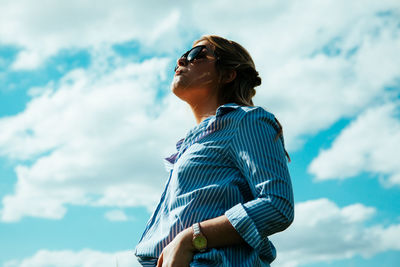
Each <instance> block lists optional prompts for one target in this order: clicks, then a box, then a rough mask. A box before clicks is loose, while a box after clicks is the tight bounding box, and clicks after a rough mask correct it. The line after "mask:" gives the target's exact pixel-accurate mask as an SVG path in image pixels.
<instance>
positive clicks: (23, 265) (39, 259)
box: [4, 249, 141, 267]
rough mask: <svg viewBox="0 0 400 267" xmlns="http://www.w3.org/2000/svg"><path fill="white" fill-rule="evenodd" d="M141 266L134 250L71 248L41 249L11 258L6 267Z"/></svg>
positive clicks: (5, 264)
mask: <svg viewBox="0 0 400 267" xmlns="http://www.w3.org/2000/svg"><path fill="white" fill-rule="evenodd" d="M45 266H53V267H110V266H115V267H128V266H129V267H135V266H136V267H139V266H141V265H140V264H139V262H138V261H137V260H136V256H135V255H134V254H133V251H120V252H115V253H106V252H101V251H95V250H90V249H84V250H81V251H71V250H60V251H50V250H39V251H38V252H36V253H35V255H33V256H32V257H30V258H26V259H22V260H10V261H7V262H5V263H4V267H45Z"/></svg>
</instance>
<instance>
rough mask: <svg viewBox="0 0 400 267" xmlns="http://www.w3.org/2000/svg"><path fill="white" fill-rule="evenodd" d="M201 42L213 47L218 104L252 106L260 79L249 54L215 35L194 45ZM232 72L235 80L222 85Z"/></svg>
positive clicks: (232, 42) (280, 131)
mask: <svg viewBox="0 0 400 267" xmlns="http://www.w3.org/2000/svg"><path fill="white" fill-rule="evenodd" d="M201 41H208V42H209V43H210V44H212V45H214V47H215V50H214V54H215V56H216V57H217V61H216V69H217V72H218V74H219V80H220V87H219V88H218V90H219V91H218V98H219V99H218V100H219V103H220V104H221V105H223V104H227V103H236V104H238V105H241V106H254V104H253V100H252V98H253V96H254V95H255V94H256V90H255V89H254V88H255V87H257V86H259V85H260V84H261V78H260V76H259V74H258V71H257V70H256V67H255V65H254V61H253V59H252V58H251V56H250V54H249V52H248V51H247V50H246V49H245V48H244V47H243V46H241V45H240V44H238V43H236V42H234V41H231V40H228V39H225V38H223V37H220V36H216V35H204V36H202V37H201V38H200V39H199V40H197V41H195V42H194V45H196V44H197V43H199V42H201ZM232 70H234V71H236V77H235V79H233V80H232V81H231V82H228V83H222V79H223V77H224V75H225V74H226V73H227V72H228V71H232ZM275 121H276V123H277V125H278V127H279V130H278V133H277V134H276V136H275V141H277V140H278V139H279V137H281V138H282V143H283V129H282V126H281V124H280V123H279V121H278V120H277V119H276V118H275ZM284 151H285V154H286V156H287V158H288V160H289V162H290V161H291V160H290V156H289V154H288V153H287V151H286V149H285V148H284Z"/></svg>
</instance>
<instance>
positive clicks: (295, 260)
mask: <svg viewBox="0 0 400 267" xmlns="http://www.w3.org/2000/svg"><path fill="white" fill-rule="evenodd" d="M375 212H376V211H375V209H374V208H372V207H366V206H364V205H362V204H358V203H357V204H353V205H349V206H345V207H343V208H340V207H338V206H337V205H336V204H335V203H334V202H332V201H330V200H328V199H317V200H310V201H306V202H302V203H298V204H297V205H296V218H295V221H294V223H293V225H292V226H291V227H290V228H289V229H288V230H286V231H284V232H282V233H279V234H277V235H275V236H272V238H271V239H272V241H273V242H274V244H275V245H276V247H277V250H278V257H277V260H276V262H274V264H273V265H274V266H283V267H296V266H303V265H305V264H311V263H318V262H326V261H333V260H340V259H348V258H352V257H354V256H355V255H361V256H363V257H365V258H368V257H372V256H373V255H375V254H377V253H380V252H382V251H387V250H398V251H399V250H400V244H399V242H398V237H399V236H400V224H394V225H389V226H386V227H384V226H382V225H372V226H365V222H366V221H367V220H368V219H369V218H371V216H373V215H374V214H375Z"/></svg>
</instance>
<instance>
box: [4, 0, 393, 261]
mask: <svg viewBox="0 0 400 267" xmlns="http://www.w3.org/2000/svg"><path fill="white" fill-rule="evenodd" d="M0 10H1V16H0V265H1V266H4V267H17V266H21V267H40V266H43V267H44V266H55V267H70V266H83V267H92V266H119V267H124V266H138V263H137V261H136V259H135V256H134V255H133V251H134V247H135V245H136V244H137V242H138V240H139V238H140V236H141V234H142V231H143V229H144V227H145V224H146V222H147V220H148V218H149V216H150V214H151V212H152V210H153V209H154V207H155V206H156V205H157V203H158V200H159V197H160V194H161V192H162V189H163V186H164V184H165V182H166V179H167V178H168V177H167V173H166V172H165V170H164V167H163V158H165V157H167V156H169V155H170V154H171V153H173V152H174V150H175V143H176V141H178V140H179V139H180V138H182V137H184V136H185V134H186V132H187V131H188V130H189V129H190V128H192V127H193V126H195V120H194V117H193V116H192V114H191V111H190V108H189V107H188V106H187V105H186V103H184V102H182V101H180V100H179V99H177V98H176V97H175V96H174V95H173V94H172V93H171V92H170V87H169V85H170V83H171V81H172V77H173V69H174V65H175V62H176V59H177V58H178V57H179V56H180V55H181V54H182V53H184V52H185V51H186V50H188V49H189V48H190V47H191V46H192V43H193V41H195V40H196V39H198V38H200V37H201V36H202V35H204V34H217V35H221V36H223V37H226V38H228V39H231V40H234V41H237V42H239V43H240V44H242V45H243V46H244V47H246V48H247V49H248V51H249V52H250V54H251V55H252V57H253V59H254V62H255V64H256V67H257V69H258V71H259V73H260V76H261V78H262V84H261V86H260V87H258V88H257V94H256V97H255V98H254V102H255V105H257V106H262V107H264V108H265V109H267V110H268V111H270V112H272V113H273V114H275V115H276V117H277V118H278V119H279V121H280V122H281V124H282V125H283V129H284V136H285V141H286V146H287V150H288V152H289V154H290V155H291V159H292V162H291V163H289V170H290V173H291V177H292V183H293V188H294V195H295V202H296V207H295V220H294V222H293V224H292V225H291V226H290V228H289V229H287V230H286V231H284V232H282V233H277V234H275V235H273V236H271V240H272V241H273V242H274V244H275V246H276V248H277V259H276V261H274V263H273V264H272V266H273V267H279V266H283V267H319V266H324V267H325V266H327V267H337V266H341V267H342V266H344V267H350V266H363V267H372V266H374V267H375V266H396V263H398V262H400V242H399V239H400V205H399V204H400V203H399V199H400V164H399V156H398V151H400V68H399V66H400V4H399V2H398V1H396V0H390V1H389V0H380V1H375V0H355V1H345V0H336V1H333V0H331V1H330V0H325V1H317V0H304V1H295V0H288V1H278V0H269V1H261V0H256V1H234V0H230V1H227V0H216V1H211V0H203V1H183V0H178V1H168V2H167V1H154V0H148V1H133V0H114V1H99V0H98V1H94V0H79V1H78V0H69V1H61V0H58V1H45V0H36V1H29V0H13V1H12V0H0Z"/></svg>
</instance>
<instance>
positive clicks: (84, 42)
mask: <svg viewBox="0 0 400 267" xmlns="http://www.w3.org/2000/svg"><path fill="white" fill-rule="evenodd" d="M155 5H156V6H157V8H154V6H155ZM0 7H1V10H2V16H1V18H0V25H7V26H6V27H1V28H0V36H1V37H2V38H1V41H0V42H1V43H3V44H9V45H16V46H18V47H19V48H20V49H21V51H20V53H19V54H18V55H17V58H16V61H15V62H14V64H13V66H12V67H13V69H16V70H20V69H34V68H37V67H38V66H40V65H41V64H42V63H43V62H44V61H45V60H46V59H47V58H48V57H50V56H53V55H55V54H57V53H58V52H59V51H62V50H64V49H74V50H76V49H87V48H91V47H94V46H97V45H99V44H113V43H123V42H126V41H130V40H132V39H136V40H138V41H140V42H143V43H144V44H147V45H149V44H154V43H155V42H157V41H159V38H160V37H163V38H166V37H167V38H176V37H177V36H179V35H178V31H177V29H178V25H177V22H178V19H179V17H180V14H179V12H178V11H177V10H176V9H174V7H173V6H171V5H169V3H164V4H163V2H157V1H147V2H146V3H144V2H141V1H130V0H116V1H113V2H112V3H111V2H109V1H96V2H95V3H94V2H93V1H80V0H72V1H66V2H59V1H57V2H53V1H45V0H38V1H35V2H32V1H29V0H22V1H11V0H5V1H2V2H1V4H0ZM149 14H151V15H149ZM160 49H169V47H168V44H167V43H163V45H162V46H160Z"/></svg>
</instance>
